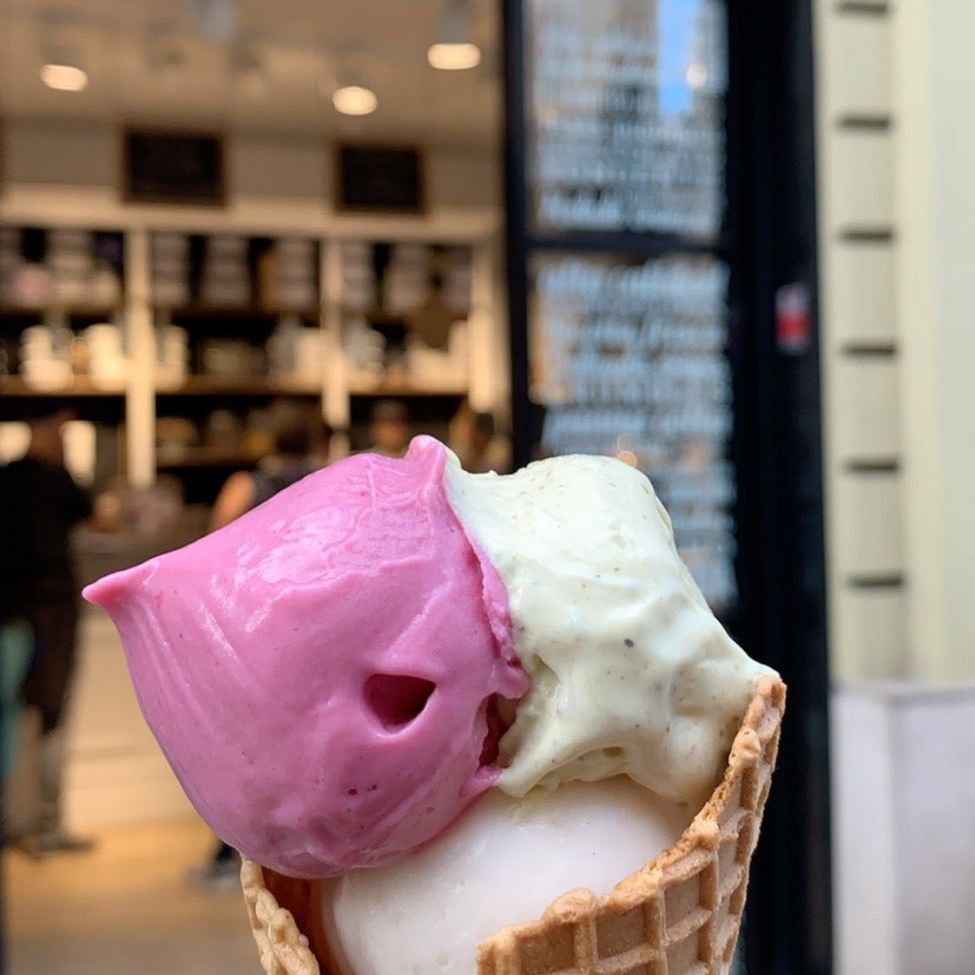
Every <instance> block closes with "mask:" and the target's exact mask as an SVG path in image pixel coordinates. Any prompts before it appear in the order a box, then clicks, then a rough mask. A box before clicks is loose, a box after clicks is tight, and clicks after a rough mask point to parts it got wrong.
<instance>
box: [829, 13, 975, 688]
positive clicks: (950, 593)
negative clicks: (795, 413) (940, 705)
mask: <svg viewBox="0 0 975 975" xmlns="http://www.w3.org/2000/svg"><path fill="white" fill-rule="evenodd" d="M816 8H817V16H816V28H817V32H816V50H817V65H816V67H817V104H818V120H817V130H818V147H819V157H820V158H819V175H820V179H819V206H820V258H821V261H820V263H821V272H822V273H821V287H822V293H821V307H822V312H823V314H822V318H823V330H822V343H823V348H822V353H823V373H824V384H825V390H824V392H825V395H824V410H825V417H824V419H825V431H826V472H825V474H826V489H827V491H826V493H827V512H828V523H827V537H828V541H829V567H830V572H829V578H830V593H829V594H830V605H831V621H830V636H831V652H832V664H833V671H834V675H835V676H836V677H838V678H840V679H850V680H856V679H862V678H884V677H906V678H910V679H916V680H920V681H926V682H933V683H938V682H946V681H965V680H973V679H975V652H973V648H975V581H973V574H972V570H971V560H972V554H971V553H972V552H973V551H975V504H973V499H975V396H973V391H975V384H973V382H972V378H971V376H972V372H973V369H975V327H973V325H972V322H971V315H972V312H971V309H972V308H973V307H975V274H973V273H972V263H973V254H975V181H973V179H972V173H973V172H975V125H973V124H972V123H971V121H970V108H969V102H970V88H971V84H970V79H971V50H970V43H969V41H968V38H969V37H970V36H971V34H972V31H973V30H975V6H973V5H972V4H966V3H961V2H959V0H923V2H922V0H907V2H905V3H902V4H898V5H896V6H895V5H888V4H887V3H884V2H879V0H877V2H868V3H858V4H836V3H833V2H832V0H816Z"/></svg>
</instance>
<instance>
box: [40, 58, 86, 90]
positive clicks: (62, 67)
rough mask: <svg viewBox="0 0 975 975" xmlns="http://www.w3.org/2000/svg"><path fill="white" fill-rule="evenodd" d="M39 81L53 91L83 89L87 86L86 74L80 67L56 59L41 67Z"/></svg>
mask: <svg viewBox="0 0 975 975" xmlns="http://www.w3.org/2000/svg"><path fill="white" fill-rule="evenodd" d="M41 81H43V82H44V84H45V85H47V87H48V88H53V89H54V90H55V91H83V90H84V89H85V88H87V87H88V75H87V73H86V72H85V71H84V70H83V69H82V68H79V67H78V65H76V64H66V63H61V62H57V61H51V62H49V63H48V64H45V65H44V67H42V68H41Z"/></svg>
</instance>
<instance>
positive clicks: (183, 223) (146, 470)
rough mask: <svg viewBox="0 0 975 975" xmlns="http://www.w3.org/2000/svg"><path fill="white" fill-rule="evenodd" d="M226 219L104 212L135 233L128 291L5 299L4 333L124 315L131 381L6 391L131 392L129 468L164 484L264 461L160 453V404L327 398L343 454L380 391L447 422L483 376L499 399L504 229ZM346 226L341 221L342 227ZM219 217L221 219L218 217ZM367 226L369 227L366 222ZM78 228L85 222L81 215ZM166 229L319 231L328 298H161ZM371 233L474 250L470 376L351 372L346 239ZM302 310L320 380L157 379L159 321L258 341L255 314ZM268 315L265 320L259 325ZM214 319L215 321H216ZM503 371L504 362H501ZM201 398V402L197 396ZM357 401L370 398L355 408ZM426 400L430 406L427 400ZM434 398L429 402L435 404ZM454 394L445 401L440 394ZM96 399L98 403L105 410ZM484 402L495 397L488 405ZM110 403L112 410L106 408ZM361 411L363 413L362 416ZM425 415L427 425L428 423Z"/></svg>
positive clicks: (307, 234)
mask: <svg viewBox="0 0 975 975" xmlns="http://www.w3.org/2000/svg"><path fill="white" fill-rule="evenodd" d="M2 223H3V224H5V225H8V226H16V227H31V228H43V229H45V230H51V229H57V228H58V227H59V226H61V225H62V224H61V222H60V218H59V217H58V216H56V215H55V214H53V213H51V214H48V215H46V216H45V215H41V214H38V215H37V216H36V217H35V216H31V215H25V214H23V213H19V214H17V216H16V217H15V219H9V218H8V219H4V220H3V221H2ZM224 223H225V222H221V221H218V220H213V221H211V219H210V215H209V214H207V213H203V212H201V213H200V214H199V221H198V223H196V224H193V223H191V222H190V221H189V220H187V219H186V218H185V217H181V218H180V219H175V218H174V217H173V215H169V216H168V217H167V216H166V215H165V214H164V213H162V214H160V215H159V216H158V217H156V216H154V215H151V214H146V213H140V215H139V216H138V217H137V218H132V217H128V216H127V215H126V214H125V212H124V210H123V211H121V213H120V216H119V219H118V220H117V221H116V220H112V221H111V223H110V224H109V222H108V221H107V220H106V221H104V222H103V221H99V220H93V221H92V226H90V227H87V228H86V229H91V230H93V231H96V232H101V231H105V230H112V231H115V230H117V231H118V232H119V233H121V234H122V236H123V246H124V263H123V265H122V270H123V288H122V292H123V296H124V297H123V299H122V300H121V301H120V302H119V303H118V304H113V305H99V304H86V303H71V302H63V303H62V302H50V303H47V304H45V305H43V306H39V305H21V304H17V303H12V302H9V301H7V302H0V339H6V340H7V341H8V343H9V342H10V341H11V340H12V339H15V337H16V335H17V334H18V332H19V331H22V330H23V329H24V328H25V327H27V325H29V324H33V323H32V322H30V321H29V319H31V318H34V319H36V320H37V321H42V320H43V319H44V317H45V316H46V315H50V314H54V313H57V314H61V315H64V316H65V317H66V318H67V319H68V324H69V325H70V326H71V327H72V328H73V329H74V330H75V331H80V330H81V329H82V328H84V327H85V326H86V325H90V324H93V323H95V322H97V321H112V322H116V323H118V324H119V325H120V326H121V327H122V328H123V334H124V339H125V347H126V357H127V360H128V365H129V368H128V372H127V375H126V377H125V380H124V381H123V382H119V383H117V384H100V383H94V382H92V380H91V379H90V378H89V377H86V376H78V377H75V378H74V379H73V380H72V382H71V383H70V385H69V386H67V387H66V388H64V389H51V390H39V389H35V388H32V387H31V386H30V385H29V384H28V383H26V382H25V380H24V379H23V378H22V377H21V376H19V375H11V376H6V377H0V397H11V398H12V402H13V398H17V399H18V400H19V401H24V400H27V399H29V398H42V397H45V396H50V397H63V398H71V397H77V398H79V401H81V400H82V398H83V399H84V401H91V402H92V403H93V404H94V403H95V402H96V401H97V400H98V399H99V398H102V399H105V400H108V399H109V398H115V399H117V400H120V402H119V404H118V406H117V407H116V408H113V409H115V410H116V412H115V413H114V415H115V416H116V417H118V418H120V420H119V422H120V426H119V432H120V434H121V433H124V443H125V449H124V457H123V458H122V461H120V470H121V471H124V473H125V476H126V477H127V478H128V479H129V481H130V482H131V483H132V484H133V485H134V486H138V487H144V486H148V485H150V484H152V483H153V482H154V480H155V478H156V471H157V470H160V471H163V470H165V471H166V472H167V473H172V472H174V471H179V470H180V469H185V470H188V469H191V468H201V469H202V468H205V467H207V466H220V465H226V466H229V467H233V466H236V465H240V466H250V465H252V464H253V463H254V462H255V460H256V459H257V458H254V457H252V456H250V455H247V454H246V453H243V452H240V451H236V452H233V451H228V452H219V451H210V452H206V451H204V450H203V448H195V450H196V451H197V452H195V453H194V452H188V453H187V455H186V456H185V457H182V458H179V459H178V460H177V459H175V458H172V457H167V456H166V455H165V454H164V455H162V456H159V455H158V454H157V449H156V445H155V422H156V416H157V413H161V414H162V415H171V416H172V415H180V413H179V411H181V410H186V413H185V414H182V415H191V414H195V415H196V417H197V418H202V417H205V415H206V413H207V412H208V411H211V410H213V409H219V408H223V407H224V406H225V404H224V403H223V402H222V400H227V404H226V406H227V407H228V408H235V409H238V410H240V411H246V410H249V409H250V407H249V406H246V403H245V401H246V400H247V399H253V400H254V401H255V404H257V403H260V401H261V400H262V399H266V400H269V399H272V398H274V397H296V398H301V399H303V400H306V401H307V400H314V401H317V402H318V403H319V406H320V410H321V414H322V416H323V418H324V419H325V420H326V421H327V422H328V423H329V424H330V425H331V426H332V428H333V429H334V430H336V431H339V436H338V437H337V438H336V440H335V442H333V452H335V453H337V454H338V455H341V454H342V453H343V451H344V450H345V449H348V438H347V437H346V436H344V434H345V431H347V430H349V429H350V425H351V424H352V423H353V422H357V423H360V424H361V422H362V416H363V415H364V410H367V409H368V407H367V406H364V405H363V404H367V403H368V402H369V400H371V399H374V398H376V399H378V398H381V397H390V398H402V399H404V400H406V401H407V402H414V403H417V413H418V415H419V416H420V417H423V418H429V416H430V415H431V413H432V412H435V411H437V410H441V411H449V412H445V413H444V416H443V418H442V419H443V421H444V424H445V423H446V421H447V420H448V419H449V417H450V416H451V415H453V412H455V411H456V409H457V408H458V407H459V406H460V403H461V401H462V400H463V399H464V398H465V397H468V396H469V393H470V392H471V387H472V384H473V385H474V386H477V385H478V384H480V387H479V388H480V389H481V390H482V392H481V393H480V394H479V397H475V398H479V400H480V402H481V403H484V402H485V401H486V400H488V399H489V398H491V397H490V395H489V394H487V393H485V392H483V390H484V389H485V388H487V387H489V386H490V384H491V383H494V384H497V379H496V378H494V377H491V378H490V379H487V380H486V379H485V378H484V375H485V372H486V370H485V367H484V363H483V362H481V363H479V364H478V366H477V367H475V365H474V361H475V351H474V350H475V349H481V350H483V349H485V348H490V347H491V345H492V343H497V344H498V345H501V344H503V341H504V339H503V336H502V335H501V333H500V323H501V321H502V320H503V319H502V316H501V314H500V309H499V308H498V302H497V280H498V276H497V273H496V267H495V261H496V255H497V240H496V233H497V228H496V227H494V226H492V225H490V224H488V223H485V224H483V225H479V226H476V227H475V226H474V225H471V226H466V227H463V228H461V227H460V225H458V228H454V229H451V228H449V227H448V228H445V225H444V223H443V221H437V220H431V221H429V222H428V225H425V224H423V223H419V222H415V221H410V222H407V223H404V222H403V221H402V220H400V219H395V218H389V219H386V218H376V217H372V218H369V219H368V220H359V221H353V220H350V219H349V218H330V217H323V218H322V225H321V227H320V228H319V230H318V231H317V232H312V231H311V230H310V229H309V228H307V227H295V228H289V227H277V228H275V227H273V226H250V227H247V226H237V225H224ZM333 223H334V224H335V225H336V226H335V227H332V226H331V224H333ZM208 224H210V225H209V226H208ZM360 225H361V226H360ZM69 226H75V227H77V226H81V227H83V228H85V224H83V223H81V224H79V223H78V222H73V223H71V224H69ZM156 232H175V233H179V234H184V235H186V236H187V237H188V238H189V237H193V236H197V237H198V236H201V235H203V236H209V235H216V234H228V233H229V234H235V235H240V236H244V237H248V238H252V239H256V238H265V239H267V238H271V239H276V238H285V237H303V238H306V239H314V240H315V242H316V245H317V249H318V263H319V267H318V291H319V304H318V305H316V306H312V307H305V308H297V307H296V308H289V307H269V306H267V305H264V304H260V303H247V304H243V305H234V306H231V305H226V306H224V305H213V304H207V303H200V302H195V301H191V302H188V303H185V304H182V305H181V304H172V305H169V304H166V303H165V302H160V301H156V300H154V298H153V287H152V280H151V275H152V246H151V237H152V235H153V234H154V233H156ZM362 241H364V242H367V243H370V244H371V245H374V246H376V245H379V246H383V245H388V244H398V243H403V244H424V245H429V246H431V247H437V246H438V245H445V246H448V247H469V248H470V249H471V255H472V256H471V259H472V269H473V273H472V310H471V314H470V317H469V330H470V331H473V330H474V329H475V328H477V329H479V338H478V339H477V340H476V341H475V340H474V339H472V340H471V341H470V343H469V348H470V349H471V364H470V365H469V378H468V381H466V382H458V381H453V380H452V381H446V382H429V381H419V380H411V379H408V378H407V379H403V378H399V377H396V378H393V377H385V378H383V379H381V380H379V381H370V380H363V379H362V378H361V377H358V378H356V377H350V376H349V375H348V371H347V367H346V364H345V361H344V354H343V351H342V334H343V327H344V324H345V322H346V321H347V319H348V317H349V314H350V312H352V308H351V307H350V303H349V302H348V301H345V300H343V297H344V282H343V278H342V267H341V260H342V258H341V247H342V245H343V243H345V242H362ZM292 315H294V316H296V317H297V318H298V319H300V320H301V321H302V322H303V323H304V325H305V327H313V328H317V329H319V330H320V331H321V334H322V346H323V357H324V362H323V367H322V377H321V380H320V381H319V382H311V381H308V380H307V379H304V378H302V379H291V378H287V377H266V376H254V377H245V378H239V379H237V378H235V379H221V378H217V377H214V376H208V375H202V374H195V373H191V374H190V375H188V376H187V377H186V378H185V380H183V381H181V382H179V383H178V384H172V385H171V384H169V383H167V382H160V381H157V378H156V367H155V347H156V335H155V329H156V326H157V325H158V324H160V323H161V322H163V321H166V320H168V321H169V322H171V323H172V324H175V325H178V326H179V327H181V328H184V329H186V330H187V331H188V332H189V333H190V334H191V336H192V335H193V334H194V330H195V329H200V330H201V333H200V334H206V333H207V329H208V328H210V329H211V330H212V331H211V334H213V335H225V336H228V337H234V336H236V335H237V334H238V332H235V331H234V320H235V319H238V320H240V321H241V323H242V325H243V326H244V327H242V328H241V329H240V330H239V334H240V337H242V338H248V337H250V340H251V341H252V342H253V341H254V338H253V334H251V333H249V332H248V328H247V323H248V322H252V323H254V327H255V328H256V329H257V332H258V335H259V336H260V335H261V333H262V332H263V335H264V336H266V334H267V330H270V329H271V328H273V327H274V324H275V322H276V321H277V320H280V319H282V318H284V317H285V316H292ZM365 315H366V317H367V318H368V319H370V320H373V319H374V320H375V321H376V322H379V323H397V322H407V321H408V318H409V316H404V315H398V314H391V313H389V312H387V311H386V310H385V309H383V308H381V307H376V306H375V305H373V306H371V307H370V308H369V309H368V311H367V312H366V313H365ZM258 322H260V323H261V324H260V326H258V325H257V323H258ZM208 323H210V324H209V325H208ZM496 371H497V372H499V373H500V371H501V370H500V369H496ZM194 401H195V405H194ZM353 401H355V402H356V403H358V404H359V405H358V406H356V407H355V409H353ZM421 401H422V402H423V403H424V405H423V406H422V407H421V406H420V405H419V404H420V402H421ZM427 401H429V402H427ZM440 401H442V402H440ZM93 408H94V407H93ZM481 408H483V406H482V407H481ZM99 409H100V408H99ZM354 416H355V417H357V418H358V419H354ZM420 422H421V424H422V423H423V422H424V421H423V420H421V421H420Z"/></svg>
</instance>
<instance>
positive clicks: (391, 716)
mask: <svg viewBox="0 0 975 975" xmlns="http://www.w3.org/2000/svg"><path fill="white" fill-rule="evenodd" d="M436 686H437V685H436V684H434V683H433V681H430V680H424V678H422V677H408V676H406V675H404V674H373V675H372V677H370V678H369V679H368V680H367V681H366V687H365V693H366V704H367V705H368V706H369V708H370V710H371V711H372V713H373V714H375V716H376V717H377V718H378V719H379V721H380V723H381V724H382V726H383V727H384V728H385V729H386V730H387V731H402V730H403V729H404V728H405V727H406V726H407V725H408V724H410V723H411V722H413V721H415V720H416V719H417V718H418V717H419V716H420V715H421V714H422V713H423V709H424V708H425V707H426V705H427V701H429V700H430V695H431V694H433V692H434V690H435V689H436Z"/></svg>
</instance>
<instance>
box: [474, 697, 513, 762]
mask: <svg viewBox="0 0 975 975" xmlns="http://www.w3.org/2000/svg"><path fill="white" fill-rule="evenodd" d="M511 703H512V702H510V701H508V700H507V699H506V698H503V697H501V696H500V695H499V694H492V695H491V696H490V697H489V698H488V700H487V708H486V714H485V716H486V718H487V733H486V734H485V736H484V742H483V743H482V745H481V757H480V764H481V767H482V768H483V767H484V766H486V765H497V764H498V743H499V742H500V741H501V738H502V737H503V735H504V733H505V732H506V731H507V730H508V728H510V727H511V724H512V722H513V721H514V718H513V717H510V718H509V717H508V715H507V713H506V712H507V711H508V710H509V708H508V706H509V705H510V704H511Z"/></svg>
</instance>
